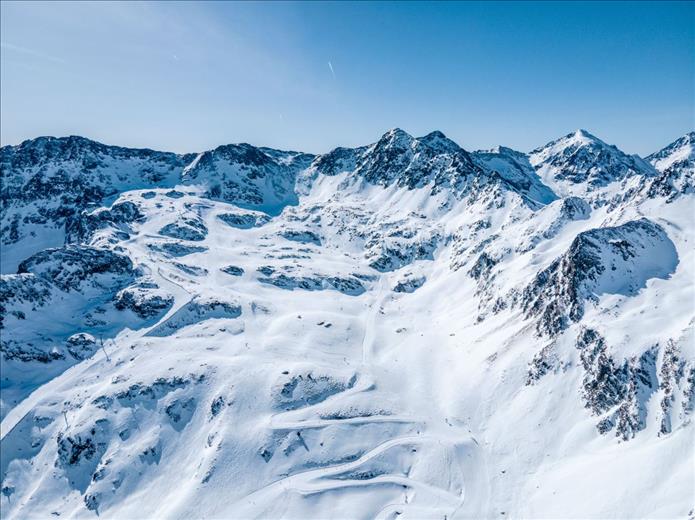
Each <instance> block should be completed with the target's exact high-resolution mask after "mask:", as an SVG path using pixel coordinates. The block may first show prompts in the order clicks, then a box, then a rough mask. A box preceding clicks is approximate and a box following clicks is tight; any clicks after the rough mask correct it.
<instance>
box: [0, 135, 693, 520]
mask: <svg viewBox="0 0 695 520" xmlns="http://www.w3.org/2000/svg"><path fill="white" fill-rule="evenodd" d="M42 146H43V145H42ZM247 147H248V148H247ZM587 147H588V151H586V149H587ZM9 148H13V150H9ZM568 148H570V149H571V150H572V151H571V153H567V152H566V151H565V150H567V149H568ZM681 148H682V147H676V150H675V151H674V152H673V153H674V154H675V155H676V156H677V157H673V158H669V157H660V158H658V159H656V160H654V161H653V164H654V166H655V167H656V168H657V169H660V168H661V167H663V166H664V165H666V166H669V165H671V164H673V163H675V162H678V161H681V160H682V157H681V155H682V154H683V153H684V152H683V151H682V149H681ZM41 149H42V148H41ZM80 149H81V148H80ZM100 150H101V149H100ZM230 150H231V151H230ZM239 150H242V152H243V154H244V155H243V157H242V158H241V159H239V158H238V157H239V155H238V154H240V153H241V152H239ZM597 150H598V151H597ZM10 152H11V153H13V154H19V153H20V151H19V148H17V149H14V147H6V149H3V153H4V154H8V156H9V154H10ZM99 153H107V154H108V153H112V152H108V150H107V151H104V150H101V151H100V152H99ZM153 153H156V154H158V152H153ZM689 153H692V152H689ZM231 154H235V155H233V158H232V159H230V157H231V156H232V155H231ZM370 154H371V155H370ZM462 154H466V155H462ZM576 154H579V155H580V156H581V157H582V160H581V161H579V163H572V162H571V158H570V156H574V155H576ZM47 157H48V156H47ZM129 157H130V156H127V157H126V159H123V158H119V157H118V154H115V155H113V154H112V155H111V156H109V157H108V158H106V159H104V158H102V161H101V165H100V166H99V167H98V171H99V172H100V173H101V174H102V178H109V179H112V178H115V179H120V180H119V182H118V183H117V182H112V181H108V184H109V185H110V186H111V185H113V186H115V188H114V191H113V193H111V194H109V196H108V197H105V198H104V199H103V200H102V201H101V203H100V204H99V205H98V206H99V207H102V206H103V207H104V208H107V209H109V211H110V213H109V215H115V214H116V209H117V208H119V207H120V208H129V207H131V206H128V205H124V203H131V204H132V205H133V206H135V207H137V210H138V212H139V215H138V216H137V217H133V218H130V219H126V220H119V221H116V220H111V221H105V224H103V225H101V224H100V225H99V226H97V227H96V228H93V229H92V228H90V229H92V231H91V232H90V233H87V234H85V235H81V237H82V238H81V239H80V244H81V245H82V247H85V248H94V249H96V250H106V251H110V252H113V253H114V254H117V255H120V256H119V258H120V257H126V258H127V259H129V260H130V261H131V262H132V271H128V272H127V273H121V272H118V273H116V274H111V273H110V271H107V272H106V273H104V272H103V271H100V272H98V273H92V274H89V273H88V274H85V275H84V278H83V279H81V280H79V283H75V284H74V285H67V282H65V283H64V285H63V286H62V287H58V286H57V285H55V280H56V279H60V280H65V279H66V277H67V276H68V274H73V275H75V273H78V274H77V275H79V273H80V272H81V271H79V270H77V267H75V264H70V265H68V264H65V263H62V264H61V260H60V259H61V258H63V257H56V258H57V259H58V260H57V261H55V262H54V261H53V260H52V261H51V262H52V263H49V264H48V265H47V266H46V265H45V264H38V267H31V266H32V265H33V264H31V262H29V263H28V264H22V263H21V262H22V260H24V259H25V258H27V257H29V256H31V255H32V254H33V253H35V252H37V251H41V250H43V249H46V248H48V247H60V246H61V245H62V241H63V240H64V237H67V236H70V233H67V232H66V231H64V230H63V229H60V228H59V227H55V226H56V224H54V223H53V221H50V222H48V223H45V224H40V223H39V224H35V226H37V230H38V232H37V233H36V234H35V237H34V236H33V235H31V231H32V229H33V228H32V229H30V228H28V227H26V228H20V231H21V232H22V233H25V234H24V235H22V234H21V233H20V238H19V239H17V240H16V241H14V242H13V241H12V240H11V239H8V240H7V241H5V242H3V244H4V245H3V257H2V261H3V263H5V262H7V264H6V265H4V266H3V269H2V272H3V273H14V272H16V270H17V267H18V266H21V265H28V266H29V267H28V271H29V274H26V273H24V274H3V275H2V283H3V285H2V286H0V303H1V304H2V305H3V306H4V307H3V308H2V313H3V318H4V329H2V330H0V333H1V334H2V336H3V343H2V357H0V363H1V368H2V378H1V382H0V388H1V389H2V396H1V399H0V417H1V418H2V423H1V424H0V435H1V441H0V455H1V456H0V477H1V478H2V494H1V495H0V501H1V505H2V517H3V518H7V519H20V518H22V519H23V518H49V517H57V518H95V517H97V515H98V516H99V517H100V518H116V519H122V518H182V519H183V518H243V519H246V518H273V519H275V518H364V519H371V518H382V519H395V518H399V519H400V518H414V519H421V518H438V519H442V518H445V519H456V518H491V519H492V518H495V519H498V518H669V519H670V518H693V514H694V513H693V510H694V508H695V492H694V491H695V448H694V445H695V443H694V442H693V440H694V433H695V430H694V429H693V423H692V417H693V414H694V413H695V410H693V408H694V407H695V336H694V333H693V327H694V325H695V281H694V280H695V248H694V247H693V240H695V236H694V231H695V219H694V218H693V214H694V213H693V209H694V208H693V202H694V197H695V195H694V194H693V193H683V194H682V195H681V196H679V197H675V198H674V197H671V198H670V199H668V200H667V198H666V197H659V196H655V197H653V198H644V197H642V198H637V197H631V196H630V194H631V193H632V192H631V191H630V189H631V187H633V186H637V185H639V184H640V183H641V182H643V181H644V180H645V179H651V178H652V177H653V175H655V172H654V170H652V169H651V166H649V165H648V163H647V162H646V161H644V160H642V159H639V158H635V157H631V156H627V155H625V154H623V153H622V152H620V151H619V150H617V148H614V147H609V146H608V145H605V143H603V142H602V141H600V140H598V139H597V138H595V137H594V136H592V135H591V134H589V133H588V132H585V131H577V132H576V133H574V134H570V135H569V136H566V137H565V138H562V139H560V140H558V141H555V142H553V143H550V144H549V145H546V146H545V147H542V148H540V149H538V150H536V151H534V152H532V153H531V154H530V155H528V156H527V155H526V154H523V153H521V152H515V151H513V150H510V149H507V148H503V147H500V148H497V149H494V150H490V151H485V152H474V153H472V154H470V157H472V159H471V160H470V164H468V163H467V162H466V166H465V168H467V170H466V173H465V175H469V176H472V177H466V179H467V180H466V181H465V186H467V188H466V189H465V190H459V191H458V192H456V193H454V192H453V191H452V190H448V189H446V187H445V188H444V189H441V187H438V185H437V180H436V178H435V176H434V175H433V176H431V177H423V179H424V180H422V182H419V183H418V182H412V183H411V184H412V185H410V186H404V185H403V184H401V183H400V181H399V179H398V178H397V177H398V174H399V172H401V173H402V172H413V171H416V172H419V171H420V170H421V169H424V171H429V170H427V169H428V168H434V169H436V168H439V167H440V165H444V166H442V168H443V169H444V171H446V172H447V179H454V180H451V185H452V186H453V185H456V186H461V185H463V184H464V183H461V182H457V181H455V179H456V178H457V177H456V176H457V175H459V174H461V175H464V174H463V173H461V172H462V171H463V170H457V168H458V167H459V166H457V165H458V164H459V162H460V161H464V162H465V161H466V157H468V153H467V152H465V151H463V150H462V149H460V148H459V147H458V145H456V144H455V143H453V142H452V141H450V140H448V139H447V138H445V137H444V136H443V134H441V133H439V132H436V133H432V134H430V135H428V136H425V137H423V138H419V139H415V138H412V137H411V136H408V135H407V134H405V132H403V131H401V130H393V131H390V132H389V133H388V134H386V135H385V136H384V137H382V139H381V140H380V141H379V143H376V144H374V145H371V146H370V147H362V148H359V149H355V150H349V149H339V150H337V151H336V152H333V155H332V156H330V157H327V156H324V160H323V162H322V157H321V156H320V157H316V158H314V157H310V156H306V155H303V154H297V153H296V152H279V151H276V150H269V149H259V148H253V147H250V146H249V145H232V147H231V148H228V147H220V148H219V149H217V150H214V151H210V152H204V153H201V154H190V155H187V156H174V155H173V154H168V155H164V156H163V157H165V158H166V161H164V159H161V157H160V156H155V157H159V158H158V159H157V161H159V162H156V163H155V166H154V167H150V169H149V170H147V171H152V168H154V169H155V170H156V167H158V166H156V165H157V164H159V165H161V164H165V163H166V165H167V166H166V168H165V171H166V175H162V176H161V178H159V179H155V180H154V181H152V180H148V181H144V180H141V181H140V182H139V185H138V181H137V179H138V178H140V177H139V175H140V174H139V173H138V172H140V170H139V169H137V168H140V167H139V166H138V167H137V168H136V169H135V170H132V169H130V170H129V169H128V168H132V164H133V161H134V159H132V158H129ZM336 157H337V159H336ZM354 157H358V159H357V161H358V162H359V164H358V163H357V162H355V159H354ZM587 157H589V158H596V157H599V158H600V160H596V161H594V160H593V159H591V161H589V159H587ZM328 159H330V160H331V161H333V162H331V164H333V165H335V166H334V167H333V169H332V171H331V172H330V174H328V173H324V170H322V168H325V161H327V160H328ZM138 160H144V161H147V160H153V159H151V158H150V159H147V158H145V159H138ZM51 161H57V159H55V158H51V157H48V158H47V159H46V162H44V163H42V164H40V165H39V166H36V165H29V166H17V165H16V164H15V163H12V164H10V162H8V161H3V172H2V176H3V179H7V178H12V179H14V180H15V181H16V182H17V183H18V184H17V185H18V186H19V185H22V183H23V182H25V180H26V179H29V178H31V177H32V176H33V175H44V176H45V177H46V178H48V179H50V178H51V176H52V175H53V172H54V170H55V169H56V168H58V166H55V164H54V163H53V162H51ZM244 161H246V162H244ZM384 161H385V162H384ZM568 161H569V162H568ZM587 161H589V162H587ZM61 164H62V163H61ZM66 164H73V163H66ZM170 165H173V166H171V170H170V169H169V168H170ZM423 165H424V166H423ZM474 165H475V166H474ZM587 165H588V166H587ZM606 165H609V167H606ZM70 167H74V168H75V170H74V174H75V175H77V174H78V173H80V172H84V171H86V170H81V169H80V168H83V166H79V167H78V166H70ZM70 167H68V172H70V171H72V170H70V169H69V168H70ZM63 168H66V167H65V166H64V164H63ZM162 168H164V167H163V166H162ZM380 168H383V170H380ZM471 168H473V169H471ZM476 168H477V169H476ZM582 168H588V169H587V170H582ZM602 168H603V169H602ZM367 169H369V172H370V173H369V175H370V176H372V177H374V178H378V179H379V181H378V182H374V181H372V180H369V179H368V178H365V177H363V176H362V173H361V172H364V171H366V170H367ZM433 171H434V170H433ZM659 171H661V170H659ZM118 172H127V175H126V174H123V175H120V177H119V175H117V173H118ZM471 172H472V173H471ZM382 173H383V174H382ZM112 174H113V175H112ZM85 175H87V174H86V173H85ZM104 175H106V177H104ZM488 175H489V178H488V177H486V176H488ZM20 177H21V178H22V179H24V180H21V181H20V180H17V179H20ZM124 179H125V180H124ZM500 179H501V180H500ZM216 185H219V186H221V189H220V191H216V190H215V189H211V187H212V186H216ZM245 189H248V190H251V191H252V192H253V197H247V196H246V194H244V193H242V195H239V193H241V192H243V190H245ZM172 190H173V192H172ZM10 195H12V194H10ZM12 196H13V195H12ZM8 197H9V196H8ZM13 197H15V198H14V199H12V200H10V201H9V202H8V201H7V200H6V201H5V203H4V204H5V209H4V210H3V214H2V216H3V222H2V226H6V225H7V224H8V222H9V220H10V219H11V218H14V217H13V215H15V214H20V215H33V214H34V212H35V211H36V209H35V208H36V206H37V205H39V204H40V202H37V201H36V200H28V201H22V200H19V199H17V198H16V196H13ZM235 197H237V198H238V200H237V198H235ZM239 197H240V198H239ZM259 197H260V198H259ZM37 200H40V199H37ZM235 201H236V202H238V203H235ZM85 211H87V212H93V211H94V207H92V206H90V208H89V209H88V210H85ZM230 215H232V216H234V218H232V219H231V220H230ZM114 219H115V217H114ZM642 219H645V220H646V221H647V222H648V223H649V226H652V225H653V226H656V227H655V228H651V227H647V228H646V229H647V230H646V231H645V230H644V229H643V228H641V227H640V228H639V229H638V231H632V229H633V228H632V226H634V225H635V224H629V223H634V222H640V221H642ZM170 224H175V225H176V226H170V227H169V228H167V229H174V228H175V229H182V228H186V229H195V230H197V234H192V235H184V236H181V237H180V238H177V237H175V236H172V235H163V234H161V233H160V231H161V230H162V229H164V228H165V226H167V225H170ZM177 226H178V227H177ZM604 228H610V229H613V230H616V231H610V230H608V229H604ZM650 229H652V230H653V229H656V231H654V232H650V231H649V230H650ZM592 230H602V232H601V233H595V232H594V231H592ZM55 233H61V234H60V237H59V238H58V239H57V240H56V234H55ZM580 234H583V235H581V236H589V237H591V239H590V242H591V244H594V245H595V246H596V247H595V248H594V249H588V250H590V251H599V253H598V254H599V259H600V262H598V263H599V264H600V265H601V266H602V267H603V268H605V270H603V271H600V269H599V271H600V272H598V274H596V276H595V277H594V278H592V279H590V280H589V281H586V280H585V279H584V278H581V277H582V276H584V275H585V274H586V273H590V272H592V271H591V269H590V266H588V265H586V264H585V263H583V259H584V258H585V257H584V256H582V255H580V254H579V253H577V254H574V252H576V251H579V252H580V253H584V252H586V251H587V250H585V249H582V247H583V246H582V243H583V242H582V241H581V240H579V241H578V240H577V237H578V236H580ZM8 236H9V235H8ZM3 237H5V235H4V234H3ZM604 237H605V239H604ZM576 244H579V245H576ZM596 244H597V245H596ZM580 246H581V247H580ZM71 247H72V246H71ZM587 247H588V246H587ZM592 247H593V246H592ZM50 251H54V250H50ZM55 251H60V249H57V250H55ZM51 254H57V253H51ZM50 258H53V256H51V257H50ZM556 261H557V262H556ZM554 265H559V266H560V267H558V269H557V270H556V271H553V272H556V273H558V274H557V276H558V280H560V282H561V283H562V284H566V286H567V287H568V288H569V289H567V290H568V291H570V292H569V293H563V292H561V291H560V289H558V290H557V291H551V290H549V289H543V290H544V291H546V292H542V294H543V295H544V296H543V304H544V305H546V304H550V303H552V302H554V301H555V300H554V299H553V298H555V297H556V296H557V298H558V301H560V302H564V301H565V300H562V298H564V297H565V296H566V295H567V294H571V290H572V281H573V280H580V281H581V283H580V285H581V287H590V288H591V291H590V294H589V293H588V292H586V293H585V292H582V291H583V289H582V290H579V291H578V293H577V294H578V296H577V298H579V299H580V300H581V301H579V303H580V304H581V306H582V307H583V314H582V315H581V316H579V317H576V318H570V319H569V321H567V322H565V323H564V324H563V326H562V328H561V329H560V330H558V331H556V332H554V333H552V334H548V333H546V332H543V330H542V328H539V327H537V324H538V323H539V322H540V321H541V320H542V319H544V318H545V317H546V316H548V315H542V316H541V315H539V314H534V312H533V311H532V310H528V308H527V307H526V306H525V303H524V302H525V294H527V293H528V291H530V290H531V289H530V288H529V287H531V286H532V284H533V283H534V282H535V281H536V280H537V279H538V278H537V277H538V275H539V273H541V272H543V271H544V270H547V269H550V270H552V269H553V266H554ZM51 269H58V270H61V269H62V270H63V271H60V273H59V274H50V275H46V274H45V273H54V271H52V270H51ZM31 273H34V274H31ZM66 273H67V274H66ZM77 275H75V276H77ZM41 276H44V278H41ZM68 280H70V278H69V277H68ZM413 280H415V281H416V283H413V282H412V281H413ZM107 282H108V283H107ZM403 283H406V287H407V290H404V291H397V290H394V288H396V287H397V286H399V284H401V286H403ZM408 283H410V285H408ZM28 284H33V285H28ZM42 287H45V288H46V289H45V290H46V292H45V294H44V293H40V291H39V289H40V288H42ZM563 287H565V286H564V285H563ZM581 287H580V289H581ZM28 288H38V289H36V290H34V291H30V290H29V289H28ZM37 291H38V292H37ZM129 291H130V292H129ZM128 295H130V296H132V297H130V296H129V297H130V299H126V296H128ZM561 305H565V304H564V303H562V304H561ZM548 307H549V308H550V309H551V310H552V309H553V307H552V306H548ZM562 309H565V307H562ZM548 312H551V311H548ZM553 316H554V315H550V317H551V318H552V317H553ZM587 331H594V332H595V333H596V334H598V336H600V338H602V339H601V341H600V342H598V341H597V342H594V343H592V345H599V344H602V345H604V346H605V350H603V351H601V352H602V354H601V356H598V357H597V358H596V359H595V360H593V361H591V362H587V361H586V356H587V352H589V349H590V348H593V347H588V346H582V345H583V344H582V343H581V342H580V339H579V338H580V337H582V336H583V335H585V334H586V333H587ZM79 333H85V336H84V338H87V339H88V340H89V341H91V343H89V344H88V345H87V343H85V345H87V346H86V347H85V348H86V349H87V352H88V354H87V356H86V357H85V358H84V359H79V358H78V357H76V356H74V355H72V354H71V351H69V350H68V345H69V344H70V343H69V342H68V338H71V337H73V336H74V335H76V334H79ZM80 338H81V337H78V339H80ZM71 341H76V340H74V338H73V340H71ZM601 342H602V343H601ZM89 345H91V347H90V346H89ZM90 348H91V350H89V349H90ZM81 352H82V351H81ZM22 356H24V358H23V357H22ZM592 359H593V358H592ZM591 363H594V365H592V366H591V367H590V366H589V365H591ZM596 363H598V364H599V365H596ZM595 366H600V367H601V369H602V370H604V371H601V370H594V368H593V367H595ZM605 370H608V376H606V372H605ZM606 424H608V425H610V427H605V425H606ZM52 515H53V516H52Z"/></svg>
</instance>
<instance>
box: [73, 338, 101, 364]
mask: <svg viewBox="0 0 695 520" xmlns="http://www.w3.org/2000/svg"><path fill="white" fill-rule="evenodd" d="M66 344H67V349H68V352H70V355H71V356H72V357H74V358H75V359H77V360H79V361H82V360H83V359H87V358H88V357H90V356H91V355H92V354H94V352H95V351H96V350H97V349H98V348H99V345H98V344H97V341H96V339H95V338H94V336H92V335H91V334H88V333H86V332H80V333H78V334H73V335H72V336H70V337H69V338H68V339H67V341H66Z"/></svg>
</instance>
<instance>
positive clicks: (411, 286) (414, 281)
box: [393, 274, 427, 293]
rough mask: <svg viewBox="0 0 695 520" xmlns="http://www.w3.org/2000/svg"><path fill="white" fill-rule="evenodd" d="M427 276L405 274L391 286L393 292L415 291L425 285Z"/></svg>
mask: <svg viewBox="0 0 695 520" xmlns="http://www.w3.org/2000/svg"><path fill="white" fill-rule="evenodd" d="M426 280H427V278H425V277H424V276H413V275H412V274H408V275H406V276H405V277H404V278H403V279H401V280H399V281H398V283H396V285H395V286H394V287H393V292H397V293H411V292H415V291H417V290H418V289H419V288H420V287H422V286H423V285H425V281H426Z"/></svg>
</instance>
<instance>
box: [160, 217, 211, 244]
mask: <svg viewBox="0 0 695 520" xmlns="http://www.w3.org/2000/svg"><path fill="white" fill-rule="evenodd" d="M159 234H160V235H164V236H167V237H170V238H178V239H180V240H192V241H194V242H200V241H201V240H205V237H206V236H207V234H208V228H207V227H206V226H205V224H204V223H203V222H202V221H201V220H199V219H194V218H184V219H182V220H180V221H177V222H172V223H170V224H167V225H166V226H164V227H163V228H162V229H160V230H159Z"/></svg>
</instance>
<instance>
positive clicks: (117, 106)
mask: <svg viewBox="0 0 695 520" xmlns="http://www.w3.org/2000/svg"><path fill="white" fill-rule="evenodd" d="M0 11H1V12H0V15H1V16H0V18H1V31H0V40H1V70H0V73H1V74H0V87H1V92H0V94H1V96H0V123H1V125H0V134H1V135H0V137H1V141H2V144H17V143H19V142H20V141H22V140H24V139H27V138H32V137H36V136H39V135H69V134H78V135H84V136H86V137H90V138H92V139H96V140H98V141H102V142H106V143H109V144H118V145H123V146H138V147H149V148H155V149H160V150H171V151H177V152H189V151H200V150H203V149H209V148H212V147H215V146H217V145H219V144H225V143H232V142H242V141H243V142H249V143H252V144H256V145H264V146H272V147H276V148H283V149H296V150H302V151H307V152H315V153H321V152H326V151H328V150H330V149H332V148H334V147H336V146H357V145H362V144H367V143H370V142H373V141H375V140H376V139H378V137H379V136H380V135H381V134H382V133H383V132H385V131H386V130H388V129H389V128H393V127H400V128H403V129H404V130H406V131H408V132H410V133H411V134H414V135H423V134H425V133H428V132H429V131H431V130H435V129H438V130H441V131H443V132H444V133H445V134H447V135H448V136H449V137H451V138H452V139H454V140H455V141H457V142H458V143H459V144H460V145H462V146H463V147H464V148H467V149H469V150H474V149H478V148H489V147H491V146H494V145H496V144H504V145H506V146H511V147H513V148H516V149H519V150H523V151H528V150H530V149H532V148H534V147H536V146H539V145H542V144H544V143H546V142H547V141H549V140H551V139H553V138H556V137H559V136H560V135H563V134H566V133H568V132H570V131H572V130H574V129H576V128H586V129H588V130H589V131H591V132H592V133H594V134H595V135H597V136H598V137H600V138H602V139H603V140H605V141H607V142H609V143H612V144H616V145H617V146H619V147H620V148H622V149H623V150H625V151H626V152H630V153H639V154H647V153H650V152H652V151H655V150H657V149H659V148H661V147H663V146H665V145H666V144H668V143H669V142H671V141H673V140H674V139H675V138H677V137H679V136H680V135H682V134H684V133H686V132H688V131H691V130H693V128H694V127H695V108H694V106H695V3H693V2H674V3H670V2H654V3H650V2H616V3H608V2H577V3H573V2H560V3H554V2H531V3H522V2H500V3H491V2H483V3H476V2H462V3H453V2H443V3H435V2H428V3H418V2H406V3H398V2H374V3H369V2H356V3H350V2H335V3H329V2H311V3H290V2H287V3H285V2H274V3H251V2H236V3H234V2H229V3H225V2H210V3H200V2H199V3H185V2H152V3H136V2H125V3H107V2H95V3H87V2H78V3H59V2H50V3H38V2H37V3H33V2H6V1H3V2H2V4H1V7H0Z"/></svg>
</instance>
